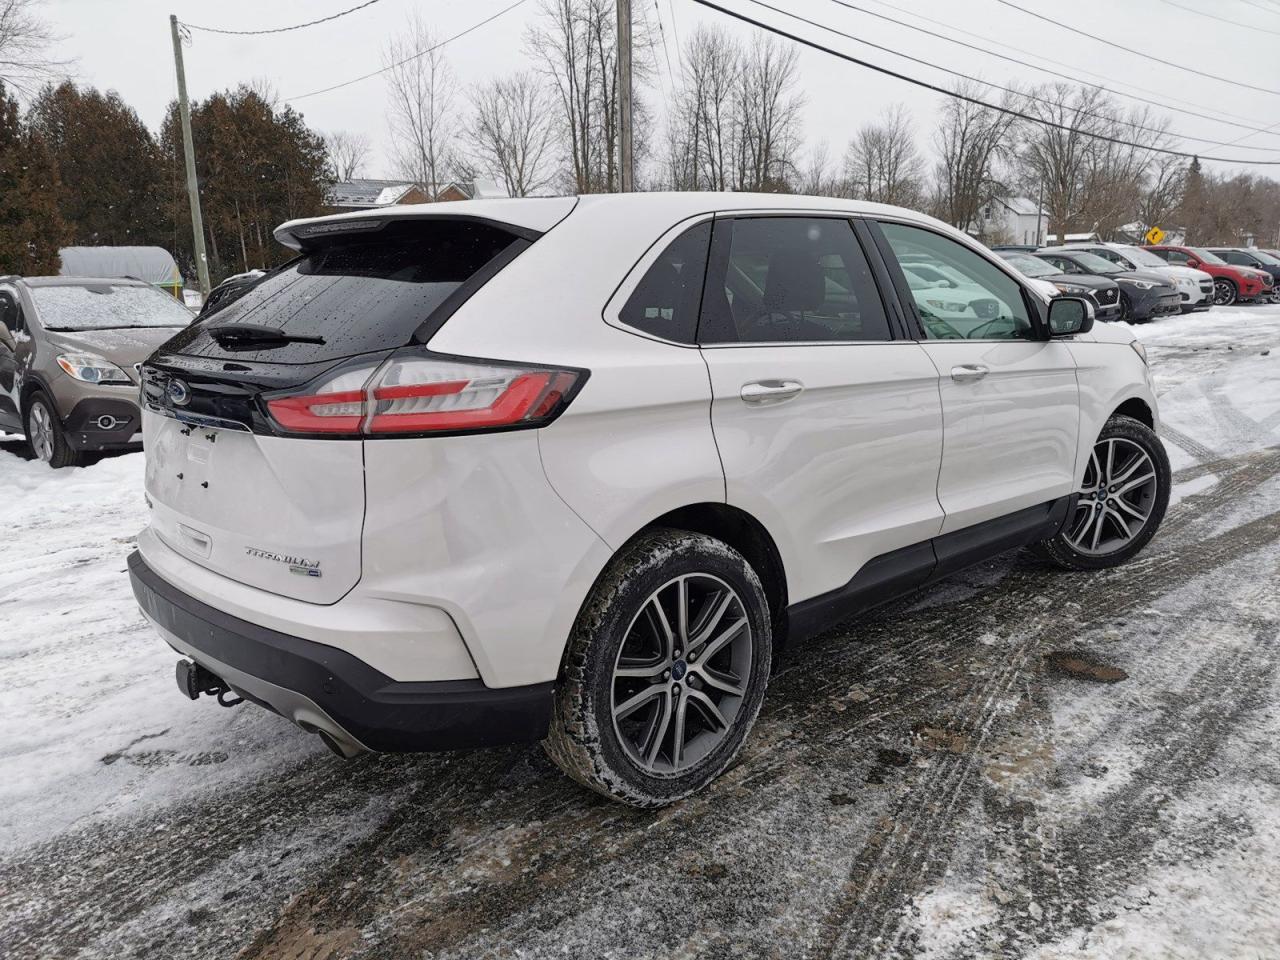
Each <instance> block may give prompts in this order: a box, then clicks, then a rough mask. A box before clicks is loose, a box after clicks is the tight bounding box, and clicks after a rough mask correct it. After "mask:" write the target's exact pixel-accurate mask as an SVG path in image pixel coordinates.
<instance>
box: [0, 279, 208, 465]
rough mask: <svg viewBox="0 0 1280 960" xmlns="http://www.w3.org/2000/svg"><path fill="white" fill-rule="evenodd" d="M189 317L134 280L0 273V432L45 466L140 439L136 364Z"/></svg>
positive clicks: (162, 295)
mask: <svg viewBox="0 0 1280 960" xmlns="http://www.w3.org/2000/svg"><path fill="white" fill-rule="evenodd" d="M190 322H191V311H189V310H188V309H187V308H186V307H185V306H183V305H182V303H181V302H180V301H178V300H175V299H174V298H173V297H172V296H169V295H168V294H166V293H161V292H160V291H159V290H157V289H156V288H155V287H153V286H152V285H151V284H149V283H143V282H142V281H140V280H119V279H110V278H107V279H85V278H80V277H0V429H5V430H11V431H13V432H15V433H24V434H26V437H27V442H28V443H29V444H30V445H31V449H32V451H33V452H34V453H35V455H36V456H37V457H39V458H40V459H41V460H43V461H44V462H45V463H47V464H49V465H50V466H51V467H67V466H74V465H75V464H77V463H78V462H79V461H80V458H81V455H82V454H84V453H85V452H87V451H100V450H114V449H121V448H126V447H129V446H130V445H133V444H137V443H139V442H141V440H142V433H141V430H142V420H141V416H140V413H139V410H138V368H139V366H140V365H141V363H142V361H143V360H145V359H146V358H147V357H148V356H150V355H151V353H152V351H154V350H155V348H156V347H158V346H159V345H160V344H162V343H164V341H166V340H168V339H169V338H170V337H172V336H173V335H174V334H175V333H177V332H178V330H179V329H181V328H182V327H185V326H186V325H187V324H189V323H190Z"/></svg>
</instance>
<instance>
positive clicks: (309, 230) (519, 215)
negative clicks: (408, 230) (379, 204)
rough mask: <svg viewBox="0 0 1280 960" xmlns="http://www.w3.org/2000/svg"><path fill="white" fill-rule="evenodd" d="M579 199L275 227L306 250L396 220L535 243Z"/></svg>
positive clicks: (439, 206) (452, 206) (493, 203)
mask: <svg viewBox="0 0 1280 960" xmlns="http://www.w3.org/2000/svg"><path fill="white" fill-rule="evenodd" d="M577 202H578V198H577V197H548V198H540V199H534V198H520V199H514V200H510V199H508V200H461V201H453V202H446V203H419V204H406V205H404V206H398V207H387V208H384V209H381V210H369V211H357V212H354V213H340V214H335V215H333V216H328V217H311V218H308V219H305V220H290V221H289V222H288V223H283V224H281V225H280V226H278V227H276V229H275V238H276V239H277V240H279V241H280V242H281V243H283V244H284V245H285V246H286V247H289V248H291V249H293V250H298V251H306V250H308V249H311V248H314V247H315V246H318V245H319V244H320V243H321V242H323V240H324V239H326V238H328V237H334V236H346V235H351V236H358V235H360V234H370V233H376V232H377V231H379V230H381V229H382V228H383V227H385V226H386V225H387V224H389V223H391V222H392V221H395V220H455V221H457V220H469V221H471V222H474V223H483V224H486V225H488V226H491V227H496V228H498V229H500V230H505V231H506V232H507V233H510V234H511V235H512V236H516V237H520V238H521V239H523V240H528V241H529V242H530V243H532V242H533V241H534V240H536V239H538V237H540V236H542V235H543V234H544V233H546V232H547V231H548V230H550V229H551V228H552V227H554V226H555V225H556V224H557V223H559V222H560V221H561V220H563V219H564V218H565V217H567V216H568V215H569V214H570V213H571V212H572V210H573V208H574V207H575V206H576V205H577Z"/></svg>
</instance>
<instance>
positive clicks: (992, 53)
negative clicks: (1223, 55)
mask: <svg viewBox="0 0 1280 960" xmlns="http://www.w3.org/2000/svg"><path fill="white" fill-rule="evenodd" d="M831 2H832V3H835V4H837V5H838V6H841V7H846V8H848V9H850V10H856V11H858V12H859V13H865V14H867V16H871V17H876V18H878V19H880V20H887V21H888V22H890V23H896V24H897V25H898V26H900V27H906V28H907V29H908V30H915V31H916V32H918V33H924V34H927V35H928V36H931V37H937V38H938V39H939V40H945V41H946V42H948V43H954V44H958V45H959V46H962V47H965V48H966V49H969V50H975V51H977V52H979V53H985V54H987V55H989V56H992V57H997V58H999V59H1000V60H1005V61H1007V62H1009V63H1016V64H1018V65H1019V66H1023V67H1029V68H1030V69H1032V70H1039V71H1041V72H1042V73H1047V74H1049V75H1050V76H1054V77H1059V78H1061V79H1063V80H1069V81H1071V82H1072V83H1079V84H1082V85H1083V86H1086V87H1093V88H1094V89H1095V90H1102V91H1106V92H1114V93H1116V94H1118V95H1119V96H1122V97H1128V98H1129V99H1131V100H1137V101H1138V102H1140V103H1147V104H1150V105H1151V106H1153V107H1160V108H1161V109H1162V110H1171V111H1173V112H1175V113H1185V114H1187V115H1188V116H1191V117H1198V118H1200V119H1202V120H1212V121H1215V122H1217V123H1224V124H1227V125H1229V126H1233V127H1239V128H1240V129H1242V130H1250V131H1252V132H1253V133H1269V132H1270V131H1269V130H1268V129H1267V128H1266V127H1256V126H1252V125H1250V124H1246V123H1232V122H1231V121H1230V120H1223V119H1222V117H1221V116H1212V115H1210V114H1206V113H1196V112H1195V111H1192V110H1184V109H1182V108H1180V107H1175V106H1171V105H1169V104H1167V103H1164V102H1163V101H1160V100H1151V99H1148V98H1146V97H1139V96H1137V95H1135V94H1132V93H1124V92H1123V91H1120V90H1114V91H1112V90H1110V89H1109V88H1107V87H1103V86H1101V85H1100V84H1096V83H1090V82H1088V81H1086V80H1080V79H1079V78H1078V77H1077V76H1074V75H1072V74H1066V73H1059V72H1058V71H1056V70H1050V69H1049V68H1048V67H1042V66H1040V65H1039V64H1036V63H1031V62H1028V61H1026V60H1020V59H1018V58H1017V57H1010V56H1006V55H1005V54H1003V53H998V52H997V51H995V50H988V49H987V48H985V47H980V46H977V45H975V44H971V43H965V42H964V41H963V40H957V39H955V38H954V37H949V36H947V35H946V34H942V33H937V32H935V31H933V30H926V29H925V28H924V27H918V26H916V25H915V24H911V23H907V22H905V21H903V20H898V19H895V18H894V17H890V16H888V15H887V14H883V13H876V12H875V11H874V10H867V9H865V8H863V7H859V6H857V5H856V4H852V3H847V2H846V0H831ZM875 2H878V0H875ZM885 6H889V4H885ZM893 9H897V8H896V7H895V8H893ZM912 16H914V17H916V18H917V19H920V20H926V21H928V22H929V23H933V24H936V25H938V26H941V27H945V28H946V29H948V30H955V31H956V32H958V33H964V34H966V35H967V36H975V34H972V33H969V32H968V31H967V30H961V29H960V28H958V27H954V26H952V25H951V24H947V23H942V22H940V21H938V20H930V19H929V18H928V17H924V16H919V15H917V14H912ZM1000 46H1004V47H1007V48H1008V49H1010V50H1017V51H1018V52H1019V53H1024V54H1026V55H1027V56H1036V55H1035V54H1032V53H1030V52H1028V51H1026V50H1019V49H1018V48H1017V47H1010V46H1009V45H1008V44H1000ZM1041 59H1045V60H1046V62H1048V63H1057V64H1058V66H1061V67H1066V68H1067V69H1075V68H1073V67H1071V66H1070V65H1069V64H1064V63H1060V62H1058V61H1056V60H1047V58H1041ZM1078 72H1080V73H1083V72H1086V71H1078ZM1093 76H1097V74H1093ZM1100 79H1103V80H1108V78H1107V77H1101V78H1100ZM1108 82H1110V83H1116V82H1118V81H1114V80H1108ZM1130 86H1132V84H1130ZM1135 89H1139V90H1140V89H1142V88H1141V87H1136V88H1135ZM1206 109H1208V108H1206ZM1182 139H1184V140H1196V141H1198V142H1200V143H1208V144H1212V145H1214V146H1219V147H1225V146H1230V145H1231V143H1223V142H1221V141H1218V140H1205V139H1202V138H1200V137H1190V136H1184V137H1183V138H1182ZM1240 139H1242V140H1243V139H1246V138H1244V137H1241V138H1240ZM1248 149H1252V150H1266V149H1267V148H1266V147H1250V148H1248Z"/></svg>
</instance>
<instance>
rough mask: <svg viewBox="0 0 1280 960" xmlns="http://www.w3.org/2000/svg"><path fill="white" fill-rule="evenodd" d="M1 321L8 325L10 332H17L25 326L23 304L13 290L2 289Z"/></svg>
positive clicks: (0, 298)
mask: <svg viewBox="0 0 1280 960" xmlns="http://www.w3.org/2000/svg"><path fill="white" fill-rule="evenodd" d="M0 323H3V324H4V325H5V326H6V327H8V328H9V332H10V333H17V332H19V331H20V330H22V328H23V322H22V305H21V304H20V303H19V301H18V295H17V293H16V292H15V291H13V290H9V289H4V290H0Z"/></svg>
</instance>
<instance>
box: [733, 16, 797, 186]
mask: <svg viewBox="0 0 1280 960" xmlns="http://www.w3.org/2000/svg"><path fill="white" fill-rule="evenodd" d="M798 59H799V53H798V51H797V49H796V47H794V46H790V45H788V44H786V43H785V42H783V41H781V40H778V39H777V38H775V37H773V36H767V37H760V36H757V37H756V38H755V39H754V40H752V42H751V48H750V50H749V51H748V52H747V53H746V54H745V55H744V56H743V58H742V69H741V71H740V72H739V74H738V89H737V97H736V110H737V124H738V132H737V138H736V139H737V148H738V184H737V186H738V189H740V190H765V191H780V190H785V189H786V185H787V182H788V180H790V179H791V177H792V175H793V174H794V171H795V158H796V154H797V153H798V151H799V149H800V141H801V136H800V134H801V122H802V121H801V117H802V112H803V110H804V102H805V101H804V95H803V94H800V93H795V92H794V91H795V88H796V86H797V85H798V84H799V81H800V75H799V68H798V66H797V63H798Z"/></svg>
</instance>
